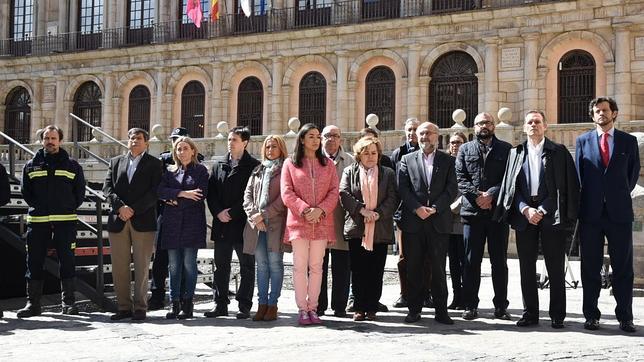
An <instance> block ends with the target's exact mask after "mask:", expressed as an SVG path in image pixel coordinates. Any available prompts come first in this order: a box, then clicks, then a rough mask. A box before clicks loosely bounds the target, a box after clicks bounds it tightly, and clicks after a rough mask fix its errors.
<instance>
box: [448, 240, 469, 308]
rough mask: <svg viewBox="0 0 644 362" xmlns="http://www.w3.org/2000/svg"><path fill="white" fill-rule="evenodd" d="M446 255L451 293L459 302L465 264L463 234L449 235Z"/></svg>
mask: <svg viewBox="0 0 644 362" xmlns="http://www.w3.org/2000/svg"><path fill="white" fill-rule="evenodd" d="M447 255H448V256H449V276H450V278H451V279H452V292H453V293H454V299H455V300H459V299H461V298H462V290H463V264H464V263H465V244H464V242H463V234H450V235H449V246H448V248H447Z"/></svg>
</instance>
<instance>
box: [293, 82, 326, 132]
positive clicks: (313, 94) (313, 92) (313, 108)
mask: <svg viewBox="0 0 644 362" xmlns="http://www.w3.org/2000/svg"><path fill="white" fill-rule="evenodd" d="M298 117H299V118H300V123H301V124H306V123H313V124H315V125H316V126H318V128H319V129H320V131H321V130H322V129H323V128H324V127H325V126H326V80H325V79H324V76H323V75H322V74H320V73H318V72H309V73H306V74H305V75H304V77H302V80H300V98H299V112H298Z"/></svg>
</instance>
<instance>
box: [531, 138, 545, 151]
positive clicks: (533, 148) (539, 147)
mask: <svg viewBox="0 0 644 362" xmlns="http://www.w3.org/2000/svg"><path fill="white" fill-rule="evenodd" d="M527 143H528V151H534V152H537V153H540V152H541V151H542V150H543V145H544V144H545V143H546V138H545V137H544V138H543V139H542V140H541V142H539V143H537V144H536V145H533V144H532V142H531V141H530V139H528V142H527Z"/></svg>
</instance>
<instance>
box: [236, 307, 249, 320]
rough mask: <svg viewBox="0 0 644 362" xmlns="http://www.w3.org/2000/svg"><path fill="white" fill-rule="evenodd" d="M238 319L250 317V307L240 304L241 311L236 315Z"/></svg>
mask: <svg viewBox="0 0 644 362" xmlns="http://www.w3.org/2000/svg"><path fill="white" fill-rule="evenodd" d="M235 318H237V319H248V318H250V308H247V307H242V306H241V305H240V306H239V312H237V314H236V315H235Z"/></svg>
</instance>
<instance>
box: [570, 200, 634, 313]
mask: <svg viewBox="0 0 644 362" xmlns="http://www.w3.org/2000/svg"><path fill="white" fill-rule="evenodd" d="M579 232H580V233H579V236H580V240H581V283H582V284H583V287H584V288H583V291H584V302H583V311H584V317H586V319H591V318H593V319H599V318H600V317H601V313H600V311H599V308H598V307H597V298H599V292H600V290H601V275H600V271H601V268H602V265H603V263H604V238H606V239H607V240H608V255H610V266H611V268H612V269H613V277H612V286H613V296H614V297H615V301H617V307H616V308H615V316H616V317H617V320H619V321H632V320H633V279H634V275H633V223H630V222H629V223H615V222H611V221H610V219H609V217H608V212H607V211H606V208H604V211H603V213H602V219H601V220H600V221H599V222H597V223H587V222H580V223H579Z"/></svg>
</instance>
